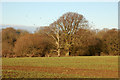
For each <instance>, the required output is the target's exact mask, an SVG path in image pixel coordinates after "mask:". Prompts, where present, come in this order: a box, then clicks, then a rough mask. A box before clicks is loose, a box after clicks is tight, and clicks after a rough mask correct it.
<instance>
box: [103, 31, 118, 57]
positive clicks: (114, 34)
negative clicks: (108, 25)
mask: <svg viewBox="0 0 120 80" xmlns="http://www.w3.org/2000/svg"><path fill="white" fill-rule="evenodd" d="M102 40H103V47H102V50H103V52H104V53H107V54H109V55H119V53H120V52H119V38H118V30H117V29H111V30H108V31H107V32H106V33H105V34H104V36H103V39H102Z"/></svg>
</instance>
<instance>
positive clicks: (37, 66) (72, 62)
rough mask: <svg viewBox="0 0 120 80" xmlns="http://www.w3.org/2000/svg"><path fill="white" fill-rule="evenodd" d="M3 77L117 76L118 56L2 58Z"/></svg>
mask: <svg viewBox="0 0 120 80" xmlns="http://www.w3.org/2000/svg"><path fill="white" fill-rule="evenodd" d="M2 69H3V71H2V77H3V78H117V77H118V57H117V56H80V57H25V58H2Z"/></svg>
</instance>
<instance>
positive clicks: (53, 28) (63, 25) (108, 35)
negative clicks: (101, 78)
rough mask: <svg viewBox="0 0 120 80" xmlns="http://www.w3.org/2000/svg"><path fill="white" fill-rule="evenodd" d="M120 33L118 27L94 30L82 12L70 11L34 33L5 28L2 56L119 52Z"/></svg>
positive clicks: (119, 53) (97, 54) (48, 55)
mask: <svg viewBox="0 0 120 80" xmlns="http://www.w3.org/2000/svg"><path fill="white" fill-rule="evenodd" d="M118 33H119V30H118V29H103V30H93V29H91V28H90V25H89V23H88V21H87V20H86V19H85V18H84V17H83V15H80V14H78V13H73V12H68V13H65V14H63V16H61V17H60V18H59V19H58V20H57V21H55V22H53V23H52V24H50V25H49V26H43V27H40V28H37V29H36V31H35V32H34V33H29V32H28V31H25V30H19V29H18V30H16V29H14V28H12V27H9V28H6V29H2V56H3V57H44V56H47V57H50V56H108V55H109V56H117V55H120V50H119V49H120V48H119V35H118Z"/></svg>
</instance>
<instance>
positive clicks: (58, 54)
mask: <svg viewBox="0 0 120 80" xmlns="http://www.w3.org/2000/svg"><path fill="white" fill-rule="evenodd" d="M58 57H60V49H58Z"/></svg>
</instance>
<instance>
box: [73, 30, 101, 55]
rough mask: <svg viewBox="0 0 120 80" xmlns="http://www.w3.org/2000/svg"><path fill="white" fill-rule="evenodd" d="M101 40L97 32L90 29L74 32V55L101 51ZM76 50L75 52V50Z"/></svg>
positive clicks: (93, 53) (92, 53)
mask: <svg viewBox="0 0 120 80" xmlns="http://www.w3.org/2000/svg"><path fill="white" fill-rule="evenodd" d="M98 44H99V40H98V39H97V37H96V35H95V32H94V31H92V30H89V29H79V30H78V31H77V32H76V34H74V45H73V49H72V54H73V55H77V56H79V55H82V56H83V55H84V56H86V55H87V56H89V55H95V54H98V53H100V52H99V51H100V46H98ZM73 51H74V52H73Z"/></svg>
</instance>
